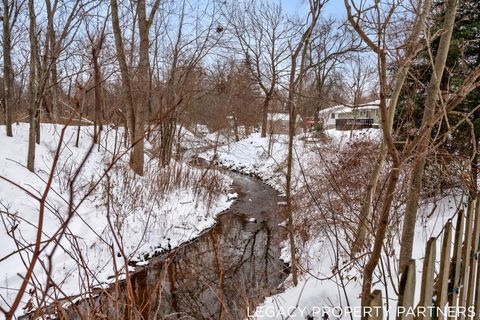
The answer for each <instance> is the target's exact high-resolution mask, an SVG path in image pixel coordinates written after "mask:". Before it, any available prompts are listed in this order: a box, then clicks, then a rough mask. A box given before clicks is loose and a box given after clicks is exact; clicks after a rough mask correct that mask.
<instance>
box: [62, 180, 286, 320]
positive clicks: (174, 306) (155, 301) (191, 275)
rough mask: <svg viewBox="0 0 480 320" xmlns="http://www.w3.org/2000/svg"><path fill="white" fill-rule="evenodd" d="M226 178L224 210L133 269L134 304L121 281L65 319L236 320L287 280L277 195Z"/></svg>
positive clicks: (261, 186)
mask: <svg viewBox="0 0 480 320" xmlns="http://www.w3.org/2000/svg"><path fill="white" fill-rule="evenodd" d="M232 176H233V179H234V183H233V188H234V190H235V192H237V193H238V199H237V200H236V201H235V202H234V204H233V205H232V206H231V208H230V209H229V210H227V211H226V212H224V213H223V214H222V215H220V216H219V217H218V222H217V224H216V225H215V226H214V227H213V228H211V229H209V230H208V231H206V232H205V233H203V234H202V235H201V236H199V237H198V238H196V239H194V240H192V241H190V242H188V243H185V244H183V245H181V246H180V247H178V248H176V249H174V250H172V251H171V252H170V253H168V254H166V255H164V256H158V257H154V258H152V259H151V261H150V263H149V264H148V265H147V266H145V267H141V268H140V269H139V268H137V270H136V271H135V272H134V273H132V275H131V284H132V288H131V291H130V292H133V295H134V299H131V298H130V299H129V298H128V296H129V295H128V294H127V292H128V291H129V290H128V288H127V286H126V282H125V281H122V282H118V283H117V284H115V285H112V286H111V287H110V288H109V289H107V290H106V292H105V291H99V293H98V294H97V295H95V297H94V298H92V299H82V300H80V301H79V302H77V303H75V304H72V305H70V306H69V307H68V308H67V309H66V310H65V311H64V312H65V318H67V319H82V317H81V316H80V314H82V313H83V314H84V315H85V314H86V313H89V315H90V316H88V317H87V318H88V319H90V318H91V316H92V315H93V316H94V317H96V316H99V318H100V317H104V318H105V319H235V320H238V319H244V318H246V316H247V314H248V312H249V310H250V312H252V311H253V310H254V308H255V306H256V305H258V304H259V303H261V302H262V301H263V299H264V297H266V296H269V295H272V294H275V293H277V292H278V291H279V289H278V286H279V285H280V284H281V283H282V282H283V280H285V278H286V276H287V271H286V267H285V264H284V263H283V262H282V261H281V260H280V243H281V241H282V240H283V239H284V238H285V234H284V231H283V228H282V227H280V226H279V225H278V224H279V223H280V222H281V221H282V218H281V216H282V214H281V211H282V208H281V207H278V206H277V201H278V199H277V192H276V191H275V190H273V189H272V188H270V187H268V186H267V185H265V184H263V183H262V182H260V181H259V180H257V179H255V178H252V177H248V176H244V175H240V174H235V173H232ZM131 295H132V294H130V296H131ZM132 300H134V301H132ZM132 304H134V305H135V307H132ZM92 313H93V314H92ZM94 314H95V315H94Z"/></svg>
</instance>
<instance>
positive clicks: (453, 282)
mask: <svg viewBox="0 0 480 320" xmlns="http://www.w3.org/2000/svg"><path fill="white" fill-rule="evenodd" d="M463 225H464V219H463V209H461V210H460V211H458V216H457V225H456V229H455V242H454V246H453V257H452V265H451V267H450V286H449V293H450V295H449V299H448V302H449V303H448V305H449V306H450V307H452V308H456V307H457V304H458V292H459V290H460V264H461V259H462V256H461V254H460V252H461V250H462V240H463V237H462V236H463ZM454 318H455V317H453V316H452V315H451V314H450V313H449V316H448V319H454Z"/></svg>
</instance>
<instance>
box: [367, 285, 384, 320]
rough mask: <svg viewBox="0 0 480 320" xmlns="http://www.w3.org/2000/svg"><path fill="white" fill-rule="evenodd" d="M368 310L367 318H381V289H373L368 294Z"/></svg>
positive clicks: (380, 319)
mask: <svg viewBox="0 0 480 320" xmlns="http://www.w3.org/2000/svg"><path fill="white" fill-rule="evenodd" d="M370 310H371V313H370V315H369V317H368V319H369V320H383V302H382V291H381V290H378V289H377V290H374V291H373V292H372V293H371V294H370Z"/></svg>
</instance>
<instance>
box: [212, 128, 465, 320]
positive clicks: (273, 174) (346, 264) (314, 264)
mask: <svg viewBox="0 0 480 320" xmlns="http://www.w3.org/2000/svg"><path fill="white" fill-rule="evenodd" d="M380 139H381V132H380V131H379V130H375V129H373V130H372V129H370V130H358V131H353V132H350V131H337V130H334V129H333V130H327V132H326V138H325V139H322V140H316V139H312V138H311V137H309V136H308V135H301V136H298V137H296V138H295V142H294V160H295V161H294V168H293V189H294V192H295V193H298V192H301V191H302V189H303V188H304V187H305V185H306V183H307V182H308V181H309V179H312V178H315V177H317V176H320V175H322V174H325V170H326V167H327V166H330V170H331V169H332V168H338V166H339V165H340V164H343V163H341V162H340V163H339V162H338V161H339V159H340V160H341V161H344V160H345V159H344V158H342V156H341V154H342V151H343V150H345V149H344V148H351V146H352V143H355V142H360V143H361V142H364V141H367V142H368V141H370V142H372V143H374V144H375V143H378V142H379V141H380ZM274 140H275V142H274V143H273V145H271V150H270V153H269V152H268V146H269V139H268V138H261V137H260V135H259V134H253V135H250V136H249V137H248V138H246V139H243V140H240V141H239V142H235V143H231V144H230V145H226V146H223V147H221V148H219V149H218V150H217V153H216V155H214V154H213V151H208V152H206V153H205V154H204V156H205V157H207V158H210V159H213V158H215V159H217V161H218V162H219V163H220V164H222V165H223V166H225V167H227V168H230V169H233V170H237V171H240V172H243V173H247V174H252V175H256V176H258V177H259V178H261V179H262V180H264V181H265V182H267V183H268V184H270V185H272V186H273V187H275V188H276V189H277V190H279V191H280V192H284V190H285V173H286V156H287V151H288V149H287V147H288V143H287V137H286V136H281V135H280V136H275V137H274ZM357 148H360V149H361V148H362V145H361V144H360V147H358V146H357ZM347 152H348V151H347ZM367 158H368V157H367ZM347 160H348V159H347ZM354 160H355V159H353V160H352V161H354ZM355 165H357V164H355ZM367 165H371V164H367ZM329 174H331V175H333V176H335V175H337V174H338V175H340V174H341V173H336V172H331V173H329ZM355 188H357V187H353V189H355ZM357 191H358V192H361V190H357ZM325 197H328V195H325ZM305 203H306V201H305ZM303 204H304V203H302V202H301V203H300V205H299V207H298V208H297V209H296V211H295V219H296V220H297V221H296V223H297V224H302V223H303V221H308V219H309V218H310V219H312V217H313V219H315V218H314V217H315V216H314V215H315V214H316V213H315V212H313V211H315V209H313V211H312V209H311V208H310V209H307V208H306V207H302V205H303ZM462 205H463V204H462V203H461V199H459V198H457V197H453V196H447V197H445V198H442V199H439V200H438V201H437V202H436V203H435V205H434V204H432V203H428V204H426V205H424V206H423V207H422V208H421V212H420V213H419V217H421V218H420V219H419V220H418V225H417V228H416V230H417V232H416V238H415V246H414V253H413V257H414V258H415V259H417V265H416V268H417V272H418V273H420V272H421V268H422V263H423V255H424V252H425V245H426V242H427V240H428V239H429V238H430V237H431V236H437V235H438V234H439V232H440V231H441V229H442V227H443V226H444V224H445V223H446V222H447V220H448V219H449V218H451V217H452V216H453V215H454V213H455V211H456V209H457V208H458V207H459V206H462ZM433 206H435V212H434V214H432V209H433ZM311 214H313V216H309V215H311ZM339 214H342V213H340V212H339ZM427 216H430V217H429V218H426V217H427ZM303 219H305V220H303ZM317 229H318V230H322V229H325V227H323V226H320V227H317ZM317 229H314V228H313V230H317ZM395 231H396V232H398V229H397V230H394V231H392V232H395ZM320 232H321V231H320ZM395 237H396V238H395ZM391 238H392V239H397V240H398V238H399V237H398V234H397V235H393V236H392V237H391ZM440 243H441V241H437V252H439V250H440ZM391 246H392V248H394V250H395V251H397V252H399V245H398V243H393V244H392V245H391ZM299 256H300V264H301V269H302V272H301V273H302V274H301V276H300V279H299V283H298V285H297V286H296V287H293V286H292V284H291V278H289V279H287V281H286V282H285V284H284V287H285V289H286V290H285V291H284V292H283V293H280V294H278V295H275V296H272V297H268V298H266V299H265V301H264V303H263V304H262V305H260V306H258V307H257V308H256V309H255V310H250V312H249V315H250V318H255V319H287V318H288V319H321V318H322V317H323V316H324V313H325V312H326V313H327V314H328V315H329V318H330V319H334V318H343V319H350V315H348V314H343V315H342V316H336V315H338V310H339V309H336V310H333V308H334V307H337V308H338V307H339V308H341V309H342V310H344V311H345V310H346V307H347V306H349V307H351V308H352V313H353V312H355V310H358V311H359V309H355V308H356V307H358V308H359V307H360V293H361V285H362V280H361V274H360V272H359V270H361V265H358V264H357V263H360V264H362V263H364V261H363V260H362V259H360V260H359V261H360V262H352V260H351V259H350V258H349V257H348V256H347V255H346V254H345V252H342V250H338V248H337V247H336V242H335V239H333V238H331V233H330V234H329V233H328V232H325V233H323V234H322V233H318V234H315V235H312V234H311V235H310V237H309V238H308V239H307V240H306V241H305V242H304V243H302V247H301V248H300V249H299ZM283 257H284V259H286V260H288V259H289V252H288V245H285V250H284V254H283ZM383 259H385V260H383V261H384V263H386V259H388V260H389V263H390V264H391V266H393V268H396V260H395V259H394V258H392V257H388V258H387V257H385V256H384V257H383ZM337 264H338V265H337ZM379 268H380V267H379ZM338 269H341V270H342V272H341V276H340V274H339V273H338V272H337V271H336V270H338ZM380 269H381V268H380ZM377 271H378V270H377ZM376 275H377V276H379V277H380V278H379V279H380V280H381V281H380V282H377V283H376V284H375V285H374V287H373V289H376V288H379V289H382V291H383V298H384V303H385V307H390V308H391V312H392V313H391V316H394V311H393V310H394V309H393V308H394V307H395V306H396V296H395V294H394V291H393V286H392V283H394V284H395V286H396V285H397V284H398V281H399V279H397V278H395V279H391V280H390V279H389V275H388V274H382V273H381V272H377V273H376ZM418 281H420V280H418ZM382 282H383V283H386V288H387V292H386V291H385V287H384V284H383V283H382ZM417 288H418V289H420V286H417ZM387 295H388V299H387ZM416 301H418V296H417V299H416ZM359 315H360V314H359V312H358V313H357V314H353V318H354V319H358V318H359ZM309 316H310V317H312V318H308V317H309Z"/></svg>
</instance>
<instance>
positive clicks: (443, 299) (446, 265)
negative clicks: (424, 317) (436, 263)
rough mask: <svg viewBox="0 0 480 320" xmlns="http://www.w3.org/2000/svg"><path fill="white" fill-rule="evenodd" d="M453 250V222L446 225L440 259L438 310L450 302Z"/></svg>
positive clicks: (441, 316) (440, 313)
mask: <svg viewBox="0 0 480 320" xmlns="http://www.w3.org/2000/svg"><path fill="white" fill-rule="evenodd" d="M451 249H452V222H451V221H448V222H447V224H446V225H445V231H444V234H443V242H442V251H441V254H440V255H441V257H440V272H439V280H438V283H437V309H443V308H444V307H445V305H446V304H447V301H448V299H447V298H448V295H447V294H448V278H449V274H450V251H451ZM437 314H438V317H437V319H438V320H443V317H444V315H443V313H442V312H438V313H437Z"/></svg>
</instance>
